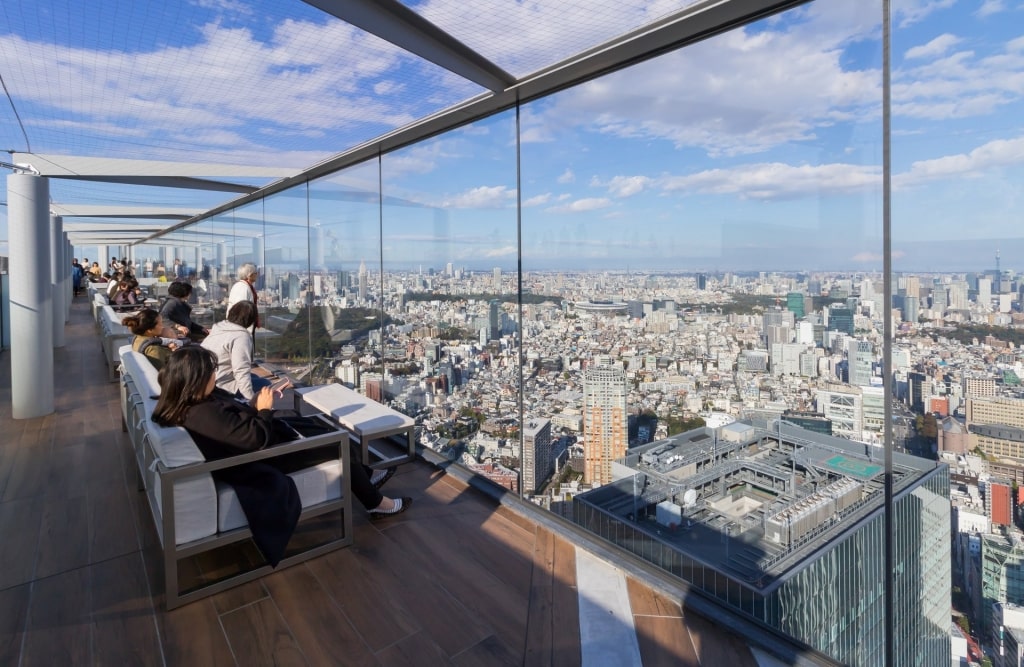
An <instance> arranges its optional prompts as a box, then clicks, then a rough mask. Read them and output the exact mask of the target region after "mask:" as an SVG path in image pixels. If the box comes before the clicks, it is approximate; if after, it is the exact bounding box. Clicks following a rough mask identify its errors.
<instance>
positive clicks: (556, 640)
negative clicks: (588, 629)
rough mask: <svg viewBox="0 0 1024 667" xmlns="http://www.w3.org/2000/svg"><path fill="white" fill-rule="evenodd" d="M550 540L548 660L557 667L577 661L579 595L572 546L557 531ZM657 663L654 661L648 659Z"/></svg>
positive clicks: (570, 664) (574, 549) (579, 654)
mask: <svg viewBox="0 0 1024 667" xmlns="http://www.w3.org/2000/svg"><path fill="white" fill-rule="evenodd" d="M552 538H553V540H554V562H553V564H552V576H551V586H552V594H551V624H552V647H551V654H552V658H551V661H552V663H553V664H555V665H558V666H559V667H574V666H575V665H579V664H581V662H582V660H583V656H582V653H581V650H580V613H579V609H580V607H579V595H578V591H577V587H576V547H575V546H573V545H572V544H571V543H569V542H568V541H566V540H565V539H563V538H561V537H559V536H558V535H552ZM651 664H658V663H651Z"/></svg>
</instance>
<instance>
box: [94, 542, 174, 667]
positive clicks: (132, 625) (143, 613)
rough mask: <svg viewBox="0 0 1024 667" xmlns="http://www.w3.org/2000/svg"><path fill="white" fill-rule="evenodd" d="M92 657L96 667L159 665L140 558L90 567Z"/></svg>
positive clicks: (138, 555) (151, 606)
mask: <svg viewBox="0 0 1024 667" xmlns="http://www.w3.org/2000/svg"><path fill="white" fill-rule="evenodd" d="M89 573H90V576H91V577H92V610H91V612H92V613H91V617H92V623H93V643H92V657H93V661H94V663H95V664H99V665H162V664H163V656H162V655H161V650H160V641H159V638H158V637H157V633H156V622H155V617H154V613H153V605H152V601H151V600H150V597H149V587H148V585H147V584H146V573H145V570H144V568H143V565H142V554H140V553H137V552H136V553H133V554H128V555H126V556H121V557H119V558H113V559H111V560H107V561H104V562H102V563H97V564H95V565H92V566H90V567H89Z"/></svg>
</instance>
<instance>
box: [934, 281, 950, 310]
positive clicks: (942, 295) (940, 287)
mask: <svg viewBox="0 0 1024 667" xmlns="http://www.w3.org/2000/svg"><path fill="white" fill-rule="evenodd" d="M948 305H949V299H948V298H947V295H946V286H945V285H944V284H943V283H942V280H940V279H939V278H936V279H935V283H934V284H933V285H932V310H937V311H938V312H940V313H944V312H946V307H947V306H948Z"/></svg>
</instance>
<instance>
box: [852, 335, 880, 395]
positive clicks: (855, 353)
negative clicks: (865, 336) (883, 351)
mask: <svg viewBox="0 0 1024 667" xmlns="http://www.w3.org/2000/svg"><path fill="white" fill-rule="evenodd" d="M874 361H875V353H874V350H873V349H872V345H871V341H868V340H858V341H857V342H856V344H855V345H854V347H853V350H852V354H851V355H850V384H855V385H857V386H859V387H867V386H869V385H870V384H871V365H872V364H873V363H874Z"/></svg>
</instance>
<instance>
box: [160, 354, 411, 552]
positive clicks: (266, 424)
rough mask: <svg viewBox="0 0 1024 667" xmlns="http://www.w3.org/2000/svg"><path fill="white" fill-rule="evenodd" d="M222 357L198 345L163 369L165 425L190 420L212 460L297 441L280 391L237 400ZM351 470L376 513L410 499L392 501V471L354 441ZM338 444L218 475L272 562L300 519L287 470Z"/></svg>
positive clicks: (358, 493)
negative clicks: (278, 406) (282, 410)
mask: <svg viewBox="0 0 1024 667" xmlns="http://www.w3.org/2000/svg"><path fill="white" fill-rule="evenodd" d="M216 371H217V357H216V356H215V355H214V354H213V353H212V352H210V351H209V350H207V349H205V348H202V347H200V346H198V345H190V346H188V347H184V348H182V349H181V350H178V351H177V352H175V353H174V354H172V355H171V356H170V358H169V359H168V360H167V363H166V364H165V365H164V367H163V369H161V371H160V398H159V400H157V403H156V407H155V408H154V409H153V421H154V422H156V423H157V424H159V425H161V426H184V427H185V429H186V430H187V431H188V432H189V434H190V435H191V436H192V439H193V440H194V441H195V443H196V445H197V446H198V447H199V450H200V451H201V452H202V453H203V456H205V457H206V458H207V460H213V459H222V458H227V457H230V456H233V455H236V454H243V453H246V452H251V451H256V450H260V449H265V448H267V447H273V446H274V445H277V444H281V443H284V442H287V441H288V440H290V439H292V437H291V436H289V435H288V432H289V431H290V429H287V427H284V428H282V426H284V424H283V423H281V422H279V421H278V418H276V417H275V416H274V411H273V409H272V408H273V404H274V396H273V392H272V391H271V390H270V388H269V387H265V388H264V389H262V390H261V391H260V392H259V394H257V395H256V401H255V403H256V404H255V406H251V405H249V404H247V403H242V402H239V401H238V400H236V399H235V397H234V396H232V395H231V394H229V393H228V392H226V391H224V390H223V389H219V388H218V387H217V386H216V379H217V374H216ZM349 449H350V453H351V458H350V464H349V470H348V473H349V476H350V478H351V484H352V494H353V495H354V496H355V497H356V498H358V499H359V502H360V503H362V504H363V506H364V507H365V508H366V509H367V511H368V512H369V514H370V516H371V518H380V517H385V516H392V515H395V514H400V513H402V512H404V511H405V510H406V509H407V508H408V507H409V506H410V505H411V504H412V498H397V499H392V498H388V497H386V496H383V495H381V493H380V491H379V488H380V487H381V486H382V485H383V483H384V482H385V481H387V479H388V478H390V476H391V472H392V471H383V470H379V471H377V474H376V475H375V476H374V478H371V476H370V473H371V472H372V471H371V470H370V469H369V468H367V467H366V466H364V465H362V464H361V463H360V462H359V454H358V451H357V450H356V448H355V446H354V445H353V444H352V443H351V442H350V443H349ZM337 454H338V449H337V447H330V446H329V447H322V448H317V449H315V450H310V451H308V452H297V453H296V454H294V455H286V456H280V457H276V458H274V459H268V460H265V461H257V462H254V463H245V464H242V465H238V466H234V467H231V468H226V469H223V470H218V471H217V472H215V473H213V474H214V477H215V478H217V479H219V480H221V481H223V482H225V483H227V484H230V485H231V486H232V487H234V489H235V493H236V494H237V495H238V500H239V503H240V504H241V505H242V509H243V510H244V512H245V516H246V518H247V519H248V520H249V528H250V529H251V530H252V532H253V541H255V542H256V545H257V546H258V547H259V548H260V551H262V552H263V555H264V556H265V557H266V559H267V561H269V562H270V564H271V565H277V563H278V562H279V561H280V559H281V557H282V556H283V554H284V549H285V547H286V546H287V544H288V540H289V539H290V538H291V534H292V532H293V531H294V530H295V525H296V524H297V523H298V520H299V513H300V512H301V509H302V508H301V506H300V502H299V496H298V491H297V490H296V488H295V482H294V481H293V480H292V478H291V477H288V475H287V473H289V472H293V471H295V470H299V469H302V468H306V467H309V466H311V465H315V464H316V463H318V462H323V461H327V460H331V459H336V458H337Z"/></svg>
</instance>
